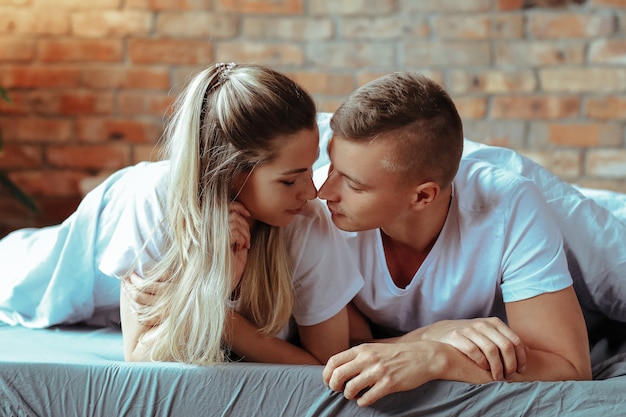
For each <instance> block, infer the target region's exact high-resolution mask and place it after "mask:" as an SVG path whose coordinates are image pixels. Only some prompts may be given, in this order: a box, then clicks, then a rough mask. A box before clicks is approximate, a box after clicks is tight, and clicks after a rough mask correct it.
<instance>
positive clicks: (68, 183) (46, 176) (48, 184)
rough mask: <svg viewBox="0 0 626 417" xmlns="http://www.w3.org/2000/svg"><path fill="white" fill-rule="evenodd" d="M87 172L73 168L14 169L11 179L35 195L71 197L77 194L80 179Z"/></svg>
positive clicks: (78, 192) (78, 193)
mask: <svg viewBox="0 0 626 417" xmlns="http://www.w3.org/2000/svg"><path fill="white" fill-rule="evenodd" d="M86 176H87V174H86V173H84V172H81V171H74V170H52V169H39V170H33V171H15V172H12V173H11V179H12V180H13V181H14V182H15V183H16V184H18V185H19V186H20V187H21V188H22V189H23V190H24V191H26V192H28V193H30V194H31V195H33V196H35V197H39V196H48V197H71V196H74V197H75V196H79V195H80V188H79V184H80V181H81V180H82V179H83V178H84V177H86Z"/></svg>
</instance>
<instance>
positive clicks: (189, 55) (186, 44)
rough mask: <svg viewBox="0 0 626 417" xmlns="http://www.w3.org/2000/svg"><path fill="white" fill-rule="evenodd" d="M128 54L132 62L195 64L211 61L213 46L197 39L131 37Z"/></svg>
mask: <svg viewBox="0 0 626 417" xmlns="http://www.w3.org/2000/svg"><path fill="white" fill-rule="evenodd" d="M128 54H129V57H130V60H131V62H132V63H134V64H178V65H197V64H200V63H210V62H212V61H213V46H212V45H211V43H210V42H208V41H199V40H177V39H131V40H129V41H128Z"/></svg>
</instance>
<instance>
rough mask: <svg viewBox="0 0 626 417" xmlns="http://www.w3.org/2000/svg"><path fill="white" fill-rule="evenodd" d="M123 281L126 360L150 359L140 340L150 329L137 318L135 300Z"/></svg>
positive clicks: (123, 326) (123, 323)
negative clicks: (125, 288)
mask: <svg viewBox="0 0 626 417" xmlns="http://www.w3.org/2000/svg"><path fill="white" fill-rule="evenodd" d="M124 285H125V283H124V282H122V290H121V291H120V318H121V320H122V340H123V344H124V360H126V361H129V362H147V361H150V358H149V356H148V351H147V349H146V346H145V345H142V344H141V343H140V342H139V339H140V337H141V335H143V334H144V333H146V332H147V331H149V330H150V327H149V326H146V325H143V324H142V323H140V322H139V320H138V319H137V313H136V311H135V310H134V308H133V307H132V306H133V305H134V304H135V302H136V301H135V300H134V299H132V298H131V295H130V294H128V293H127V291H125V290H124Z"/></svg>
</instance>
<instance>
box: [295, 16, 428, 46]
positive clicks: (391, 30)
mask: <svg viewBox="0 0 626 417" xmlns="http://www.w3.org/2000/svg"><path fill="white" fill-rule="evenodd" d="M313 23H314V22H313ZM331 24H332V21H329V26H328V30H327V32H330V33H332V30H333V26H332V25H331ZM294 29H295V30H294V31H296V30H297V28H294ZM315 29H316V26H311V27H309V31H313V30H315ZM430 34H431V33H430V26H429V23H428V21H426V20H425V19H416V18H415V17H414V16H367V17H361V16H359V17H345V18H344V19H343V20H342V24H341V25H340V26H339V36H340V38H342V39H372V40H377V41H382V40H385V39H397V38H400V37H411V38H427V37H428V36H430Z"/></svg>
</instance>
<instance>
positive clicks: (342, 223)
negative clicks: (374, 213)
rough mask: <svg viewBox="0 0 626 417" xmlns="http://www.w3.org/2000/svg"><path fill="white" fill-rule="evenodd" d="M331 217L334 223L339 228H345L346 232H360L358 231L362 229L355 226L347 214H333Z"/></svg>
mask: <svg viewBox="0 0 626 417" xmlns="http://www.w3.org/2000/svg"><path fill="white" fill-rule="evenodd" d="M331 217H332V219H333V223H334V225H335V226H336V227H337V229H340V230H343V231H344V232H358V231H360V230H361V229H360V228H358V227H355V225H354V224H352V223H351V222H349V221H348V220H347V219H346V216H344V215H341V214H333V215H332V216H331Z"/></svg>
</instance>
